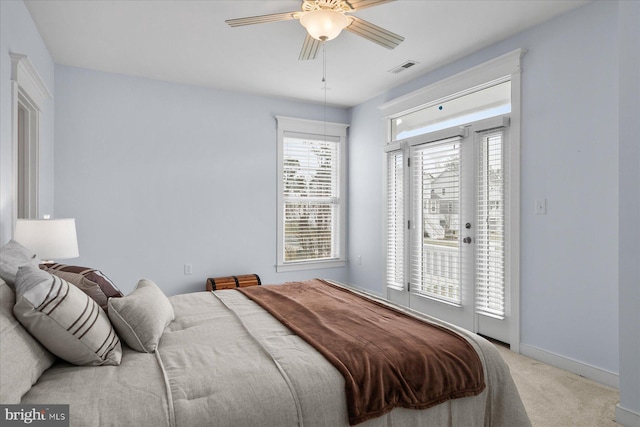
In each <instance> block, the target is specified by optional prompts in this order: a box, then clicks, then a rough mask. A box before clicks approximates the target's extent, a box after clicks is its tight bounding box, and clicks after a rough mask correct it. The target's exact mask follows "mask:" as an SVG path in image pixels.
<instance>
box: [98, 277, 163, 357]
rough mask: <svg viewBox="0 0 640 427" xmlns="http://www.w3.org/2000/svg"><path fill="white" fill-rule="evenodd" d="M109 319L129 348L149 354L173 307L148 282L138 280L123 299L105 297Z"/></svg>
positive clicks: (153, 284) (153, 285)
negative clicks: (107, 298) (131, 290)
mask: <svg viewBox="0 0 640 427" xmlns="http://www.w3.org/2000/svg"><path fill="white" fill-rule="evenodd" d="M108 305H109V311H108V313H109V319H111V323H112V324H113V326H114V327H115V328H116V331H118V334H119V335H120V338H122V339H123V340H124V342H126V343H127V344H128V345H129V347H131V348H132V349H134V350H136V351H139V352H142V353H153V352H155V351H156V348H157V347H158V342H159V341H160V337H162V333H163V331H164V328H166V327H167V326H168V325H169V323H171V322H172V321H173V319H174V318H175V314H174V312H173V306H172V305H171V303H170V302H169V299H168V298H167V297H166V296H165V294H164V293H163V292H162V290H161V289H160V288H159V287H158V285H156V284H155V283H153V282H152V281H151V280H148V279H142V280H140V281H139V282H138V285H137V286H136V289H135V290H134V291H133V292H131V293H130V294H129V295H127V296H126V297H122V298H109V302H108Z"/></svg>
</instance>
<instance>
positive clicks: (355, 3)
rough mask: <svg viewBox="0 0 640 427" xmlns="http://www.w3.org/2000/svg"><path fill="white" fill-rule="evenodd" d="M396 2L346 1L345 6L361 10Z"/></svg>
mask: <svg viewBox="0 0 640 427" xmlns="http://www.w3.org/2000/svg"><path fill="white" fill-rule="evenodd" d="M392 1H396V0H344V4H346V5H347V6H349V8H350V9H351V10H361V9H364V8H367V7H371V6H378V5H380V4H383V3H390V2H392Z"/></svg>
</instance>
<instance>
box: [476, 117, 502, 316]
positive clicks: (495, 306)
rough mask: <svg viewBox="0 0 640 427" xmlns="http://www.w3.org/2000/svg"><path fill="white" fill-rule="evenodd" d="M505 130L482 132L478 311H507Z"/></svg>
mask: <svg viewBox="0 0 640 427" xmlns="http://www.w3.org/2000/svg"><path fill="white" fill-rule="evenodd" d="M503 152H504V150H503V131H502V130H498V131H492V132H488V133H485V134H484V135H482V136H481V140H480V147H479V156H478V177H477V186H478V188H477V201H476V206H477V208H476V209H477V210H476V212H477V218H476V222H477V229H476V239H475V241H476V274H475V276H476V312H478V313H482V314H486V315H490V316H493V317H498V318H503V317H504V315H505V286H504V280H505V274H504V273H505V265H504V244H505V241H504V161H503Z"/></svg>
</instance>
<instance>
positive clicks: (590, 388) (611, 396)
mask: <svg viewBox="0 0 640 427" xmlns="http://www.w3.org/2000/svg"><path fill="white" fill-rule="evenodd" d="M497 347H498V349H499V350H500V353H501V354H502V357H503V358H504V360H505V361H506V362H507V364H508V365H509V368H510V369H511V375H512V376H513V380H514V381H515V383H516V386H517V387H518V391H519V392H520V397H521V398H522V401H523V402H524V406H525V408H526V409H527V413H528V414H529V418H530V419H531V422H532V423H533V425H534V427H556V426H557V427H568V426H576V427H582V426H584V427H591V426H594V427H595V426H619V424H617V423H616V422H615V421H614V419H615V405H616V404H617V403H618V401H619V398H620V396H619V394H618V390H616V389H614V388H611V387H608V386H605V385H602V384H599V383H596V382H594V381H591V380H588V379H586V378H584V377H581V376H579V375H575V374H572V373H570V372H566V371H563V370H561V369H558V368H554V367H553V366H549V365H546V364H544V363H541V362H538V361H537V360H534V359H531V358H528V357H525V356H522V355H519V354H516V353H513V352H512V351H510V350H508V349H507V348H504V347H501V346H497ZM514 427H515V426H514Z"/></svg>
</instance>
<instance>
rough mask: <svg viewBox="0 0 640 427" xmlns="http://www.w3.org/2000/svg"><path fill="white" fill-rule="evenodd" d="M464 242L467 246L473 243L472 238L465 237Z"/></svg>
mask: <svg viewBox="0 0 640 427" xmlns="http://www.w3.org/2000/svg"><path fill="white" fill-rule="evenodd" d="M462 241H463V242H464V243H466V244H470V243H471V237H468V236H467V237H465V238H464V239H462Z"/></svg>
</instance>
